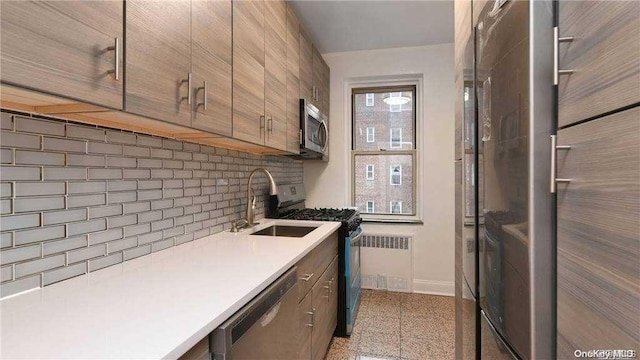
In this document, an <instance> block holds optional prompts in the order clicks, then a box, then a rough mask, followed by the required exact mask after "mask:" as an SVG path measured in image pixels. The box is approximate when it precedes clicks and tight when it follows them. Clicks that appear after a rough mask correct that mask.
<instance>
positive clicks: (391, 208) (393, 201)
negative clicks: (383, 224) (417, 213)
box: [389, 200, 402, 214]
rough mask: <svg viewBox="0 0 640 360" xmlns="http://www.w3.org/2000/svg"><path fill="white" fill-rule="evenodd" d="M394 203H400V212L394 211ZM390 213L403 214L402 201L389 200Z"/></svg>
mask: <svg viewBox="0 0 640 360" xmlns="http://www.w3.org/2000/svg"><path fill="white" fill-rule="evenodd" d="M393 203H397V204H398V207H399V208H400V212H393ZM389 213H391V214H402V201H395V200H391V201H389Z"/></svg>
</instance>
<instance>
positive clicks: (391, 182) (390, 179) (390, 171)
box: [389, 165, 402, 186]
mask: <svg viewBox="0 0 640 360" xmlns="http://www.w3.org/2000/svg"><path fill="white" fill-rule="evenodd" d="M394 167H398V168H399V169H400V177H399V179H400V182H399V183H398V184H394V183H393V168H394ZM389 184H390V185H394V186H400V185H402V165H391V166H389Z"/></svg>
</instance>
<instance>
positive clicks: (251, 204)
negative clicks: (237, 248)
mask: <svg viewBox="0 0 640 360" xmlns="http://www.w3.org/2000/svg"><path fill="white" fill-rule="evenodd" d="M257 172H263V173H264V174H265V175H267V178H268V179H269V195H277V194H278V185H276V182H275V180H273V176H271V173H270V172H269V171H268V170H267V169H265V168H257V169H255V170H253V171H252V172H251V174H249V181H247V197H248V199H247V217H246V218H245V219H241V220H238V221H234V222H233V223H232V229H231V231H232V232H237V231H238V229H239V228H243V227H245V226H253V225H256V224H255V223H254V222H253V221H254V217H255V210H256V196H255V195H254V194H253V189H252V188H251V185H252V184H251V183H252V182H253V177H254V176H255V175H256V173H257ZM234 230H235V231H234Z"/></svg>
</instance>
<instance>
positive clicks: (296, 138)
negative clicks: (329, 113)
mask: <svg viewBox="0 0 640 360" xmlns="http://www.w3.org/2000/svg"><path fill="white" fill-rule="evenodd" d="M299 69H300V22H299V21H298V17H297V16H296V13H295V12H294V11H293V9H292V8H291V6H289V5H287V151H288V152H290V153H292V154H299V153H300V78H299V75H300V72H299Z"/></svg>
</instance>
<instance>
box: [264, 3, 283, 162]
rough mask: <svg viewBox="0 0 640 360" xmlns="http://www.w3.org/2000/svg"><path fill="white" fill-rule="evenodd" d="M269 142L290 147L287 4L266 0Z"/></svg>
mask: <svg viewBox="0 0 640 360" xmlns="http://www.w3.org/2000/svg"><path fill="white" fill-rule="evenodd" d="M264 24H265V29H264V32H265V34H264V36H265V41H264V44H265V73H264V76H265V80H264V81H265V90H264V91H265V105H264V106H265V114H266V116H267V132H266V139H265V145H268V146H271V147H273V148H276V149H280V150H287V5H286V4H285V2H284V1H281V0H270V1H265V15H264Z"/></svg>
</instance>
